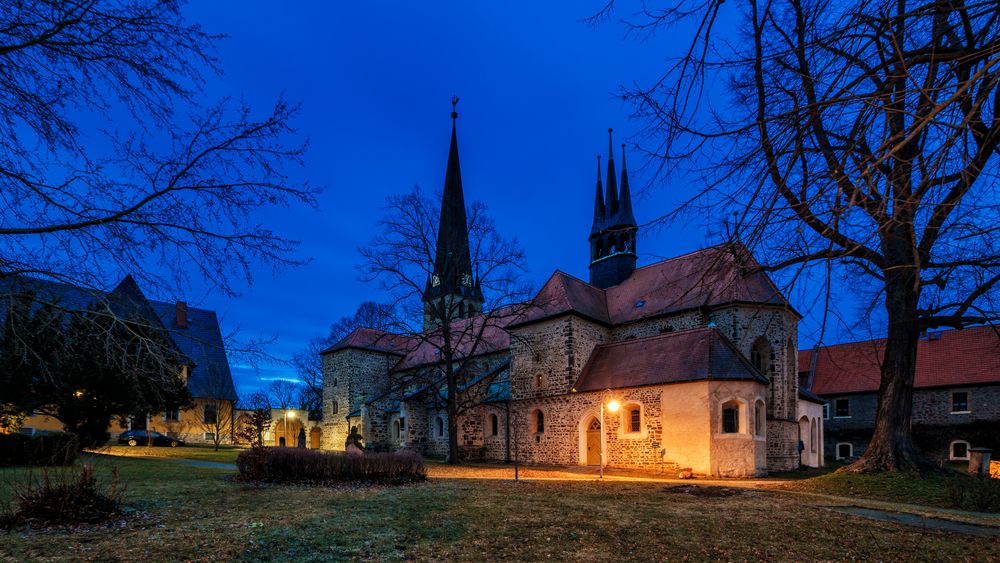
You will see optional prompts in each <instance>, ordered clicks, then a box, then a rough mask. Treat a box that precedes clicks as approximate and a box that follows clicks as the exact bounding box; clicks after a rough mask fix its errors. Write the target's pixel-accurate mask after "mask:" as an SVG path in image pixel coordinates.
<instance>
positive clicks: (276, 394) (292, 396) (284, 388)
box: [267, 379, 300, 410]
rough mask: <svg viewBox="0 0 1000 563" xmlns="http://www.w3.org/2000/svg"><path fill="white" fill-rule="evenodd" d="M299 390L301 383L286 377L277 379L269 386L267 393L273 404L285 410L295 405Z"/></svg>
mask: <svg viewBox="0 0 1000 563" xmlns="http://www.w3.org/2000/svg"><path fill="white" fill-rule="evenodd" d="M299 391H300V386H299V385H297V384H295V383H292V382H291V381H287V380H284V379H276V380H274V381H272V382H271V384H270V385H269V386H268V387H267V394H268V396H269V397H270V399H271V404H272V405H273V406H275V407H277V408H279V409H283V410H287V409H290V408H294V407H295V402H296V399H297V398H298V397H299Z"/></svg>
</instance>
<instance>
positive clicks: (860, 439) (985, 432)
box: [824, 385, 1000, 461]
mask: <svg viewBox="0 0 1000 563" xmlns="http://www.w3.org/2000/svg"><path fill="white" fill-rule="evenodd" d="M956 392H960V393H966V398H967V401H968V408H967V409H965V410H963V411H957V412H953V406H952V394H953V393H956ZM824 398H825V399H827V400H828V401H829V407H828V411H827V416H828V417H829V418H828V419H827V420H826V421H825V425H826V429H827V432H826V444H825V446H826V448H825V453H826V455H827V457H829V458H830V459H841V458H843V457H844V456H842V455H840V454H841V453H843V452H840V451H838V446H840V445H841V444H850V448H848V449H847V451H848V452H849V457H859V456H861V455H862V454H863V453H864V452H865V450H866V449H867V448H868V441H869V440H870V439H871V433H872V429H873V428H874V427H875V413H876V409H877V407H878V395H877V394H876V393H855V394H847V395H827V396H824ZM844 401H846V404H847V409H848V410H847V412H848V414H847V415H846V416H837V406H838V404H843V402H844ZM913 437H914V440H915V441H916V442H917V445H918V446H921V448H922V449H923V450H924V452H925V453H926V454H928V455H929V456H931V457H932V458H933V459H936V460H939V461H947V460H949V459H951V458H953V457H954V456H953V455H952V451H951V446H952V444H953V443H954V442H955V441H962V442H968V444H969V447H980V446H981V447H991V448H997V449H1000V385H981V386H962V387H942V388H933V389H916V390H914V392H913Z"/></svg>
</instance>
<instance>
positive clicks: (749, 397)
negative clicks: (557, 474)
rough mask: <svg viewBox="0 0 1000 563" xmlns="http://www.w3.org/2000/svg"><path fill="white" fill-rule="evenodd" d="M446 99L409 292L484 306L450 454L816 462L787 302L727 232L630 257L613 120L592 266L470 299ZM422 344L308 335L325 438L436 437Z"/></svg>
mask: <svg viewBox="0 0 1000 563" xmlns="http://www.w3.org/2000/svg"><path fill="white" fill-rule="evenodd" d="M455 117H457V114H455V113H453V114H452V118H453V127H452V138H451V146H450V150H449V158H448V164H447V169H446V174H445V178H446V179H445V189H444V195H443V197H444V201H443V202H442V217H441V222H440V227H439V232H438V242H439V244H438V248H437V256H436V260H435V263H434V273H433V274H432V275H431V277H430V279H429V281H428V287H427V289H426V291H425V294H424V302H425V304H426V305H427V306H431V305H434V304H436V303H439V302H440V301H438V300H450V301H448V302H449V303H459V304H461V305H462V306H461V307H460V308H457V309H456V310H457V314H456V316H455V318H454V319H453V320H452V321H451V323H453V326H454V328H456V330H459V331H460V330H461V327H462V326H463V325H467V324H468V323H477V322H479V323H492V324H490V326H487V327H485V328H486V330H485V331H484V332H483V334H484V338H483V341H482V345H481V346H476V347H475V348H474V349H471V350H468V351H467V352H468V354H469V355H470V358H469V359H474V361H472V362H469V365H470V366H471V367H469V368H468V369H467V370H465V372H464V373H463V379H462V382H461V384H460V385H459V391H460V392H461V393H462V396H463V401H465V402H467V403H470V404H469V405H468V408H466V409H463V410H462V411H461V412H460V414H459V416H458V421H457V428H458V432H459V433H460V435H459V436H458V443H459V448H460V455H462V457H464V458H466V459H483V460H492V461H513V460H517V461H519V462H521V463H528V464H555V465H593V466H599V465H605V466H612V467H623V468H643V469H657V470H678V469H689V470H691V471H692V472H694V473H698V474H705V475H715V476H723V477H752V476H758V475H763V474H766V473H767V472H771V471H783V470H789V469H795V468H798V467H799V466H800V465H808V466H820V465H822V464H823V459H824V458H823V425H822V422H823V421H822V404H823V400H822V399H820V398H819V397H816V396H815V395H813V394H811V393H809V392H808V391H806V390H804V389H800V388H799V382H798V377H797V374H798V371H799V369H798V348H797V339H798V335H797V325H798V321H799V319H800V315H799V314H798V313H797V312H796V311H795V310H794V309H793V308H792V307H791V305H790V304H789V303H788V302H787V300H786V299H785V298H784V296H783V295H782V294H781V292H780V291H779V290H778V288H777V287H776V286H775V284H774V283H773V282H772V281H771V280H770V279H769V277H768V276H767V275H766V274H765V273H763V272H761V271H760V270H759V269H758V268H757V263H756V262H754V260H753V257H752V256H751V255H750V254H749V252H747V250H746V249H745V248H743V247H742V246H740V245H721V246H715V247H710V248H706V249H704V250H700V251H697V252H692V253H689V254H686V255H683V256H678V257H676V258H671V259H668V260H663V261H660V262H657V263H655V264H650V265H647V266H644V267H641V268H637V267H636V266H637V259H638V255H637V252H636V246H637V242H638V241H637V234H638V230H639V228H638V223H637V222H636V220H635V217H634V213H633V206H632V200H631V192H630V188H629V184H628V172H627V169H626V166H625V162H624V153H623V155H622V172H621V176H620V177H619V176H618V174H617V172H616V170H615V161H614V154H613V152H612V151H611V150H610V145H611V140H610V136H611V131H610V130H609V156H608V161H607V176H606V179H604V178H602V176H603V175H602V172H601V166H600V161H598V174H597V183H596V190H595V198H594V215H593V221H592V223H591V228H590V233H589V236H588V237H587V247H588V251H589V252H588V254H589V270H590V279H589V281H583V280H580V279H578V278H575V277H573V276H571V275H569V274H566V273H564V272H560V271H556V272H555V273H554V274H553V275H552V276H551V277H550V278H549V280H548V281H547V282H546V283H545V285H544V286H543V287H542V289H541V290H540V291H539V292H538V294H537V295H536V296H535V297H534V298H533V299H532V300H531V302H529V303H527V304H524V306H522V307H518V308H516V312H515V313H512V314H510V315H488V314H486V313H484V312H483V297H482V293H481V291H480V290H478V287H479V281H478V280H477V279H475V272H474V271H473V269H472V267H471V264H470V261H469V257H468V232H467V229H466V226H465V221H464V206H465V203H464V194H463V189H462V185H461V173H460V170H459V168H458V145H457V136H456V131H455V124H454V118H455ZM619 180H620V184H619ZM619 185H620V188H619ZM458 210H462V213H461V216H460V217H459V216H458V215H459V213H458ZM441 241H444V243H443V246H442V242H441ZM434 328H435V327H433V326H425V330H426V331H432V330H434ZM428 334H430V333H428ZM432 344H433V343H432ZM433 350H434V346H433V345H428V343H427V338H424V335H404V334H390V333H386V332H383V331H377V330H373V329H358V330H356V331H355V332H353V333H352V334H350V335H348V336H347V337H345V338H344V339H343V340H341V341H340V342H338V343H336V344H334V345H333V346H331V347H330V348H329V349H327V350H325V351H323V352H322V358H323V366H324V417H323V420H324V425H325V428H324V432H323V435H324V444H323V446H324V448H328V449H335V450H340V449H344V447H345V442H346V440H347V436H348V435H349V434H360V435H361V436H363V438H364V440H365V443H366V444H367V445H368V446H369V447H375V448H381V449H401V448H406V449H413V450H416V451H419V452H421V453H423V454H425V455H429V456H438V457H440V456H444V455H446V454H447V451H448V448H447V441H448V434H447V433H448V424H447V423H446V422H447V421H446V418H445V417H446V414H445V410H444V407H445V399H446V397H447V394H446V393H447V390H446V389H444V390H443V389H442V387H443V385H442V384H441V382H440V377H438V378H435V377H434V376H433V374H434V373H435V368H436V367H438V368H439V365H440V358H439V357H436V356H435V355H434V354H433ZM437 372H438V373H439V372H440V369H437ZM421 373H426V374H427V376H426V377H420V375H421ZM414 381H417V382H420V384H419V385H412V384H407V383H406V382H414Z"/></svg>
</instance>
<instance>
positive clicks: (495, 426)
mask: <svg viewBox="0 0 1000 563" xmlns="http://www.w3.org/2000/svg"><path fill="white" fill-rule="evenodd" d="M498 434H500V417H498V416H497V415H495V414H491V415H490V436H496V435H498Z"/></svg>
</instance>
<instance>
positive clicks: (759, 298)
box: [514, 245, 788, 325]
mask: <svg viewBox="0 0 1000 563" xmlns="http://www.w3.org/2000/svg"><path fill="white" fill-rule="evenodd" d="M757 265H758V264H757V262H756V261H754V260H753V258H752V257H751V256H750V255H749V253H747V252H746V250H745V249H743V248H742V247H733V246H731V245H723V246H713V247H710V248H706V249H704V250H699V251H696V252H692V253H689V254H685V255H683V256H678V257H676V258H671V259H668V260H663V261H661V262H657V263H656V264H651V265H649V266H645V267H642V268H639V269H637V270H636V271H635V272H634V273H633V274H632V275H631V276H629V277H628V278H627V279H626V280H625V281H623V282H622V283H621V284H619V285H616V286H614V287H610V288H608V289H605V290H602V289H599V288H597V287H594V286H592V285H590V284H588V283H586V282H583V281H581V280H579V279H577V278H574V277H572V276H570V275H568V274H565V273H563V272H558V271H557V272H556V273H555V274H553V275H552V277H551V278H549V280H548V282H546V283H545V286H544V287H543V288H542V290H541V291H540V292H539V293H538V295H537V296H536V297H535V299H534V303H535V306H534V307H532V308H531V309H529V310H528V311H527V312H526V313H525V314H524V315H523V316H522V318H520V319H519V320H518V321H517V322H516V323H514V324H525V323H529V322H534V321H538V320H542V319H546V318H550V317H554V316H557V315H560V314H565V313H569V312H575V313H577V314H580V315H582V316H585V317H589V318H592V319H594V320H596V321H598V322H602V323H605V324H612V325H617V324H623V323H627V322H631V321H635V320H639V319H642V318H647V317H654V316H658V315H663V314H668V313H676V312H680V311H684V310H688V309H693V308H697V307H710V306H716V305H722V304H726V303H732V302H748V303H764V304H770V305H778V306H787V305H788V303H787V302H786V301H785V299H784V297H783V296H782V295H781V292H780V291H778V288H777V286H775V285H774V282H772V281H771V279H770V278H769V277H768V276H767V274H765V273H763V272H755V273H753V274H750V275H744V274H743V273H742V272H743V271H745V270H748V269H752V268H755V267H756V266H757Z"/></svg>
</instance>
